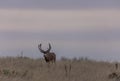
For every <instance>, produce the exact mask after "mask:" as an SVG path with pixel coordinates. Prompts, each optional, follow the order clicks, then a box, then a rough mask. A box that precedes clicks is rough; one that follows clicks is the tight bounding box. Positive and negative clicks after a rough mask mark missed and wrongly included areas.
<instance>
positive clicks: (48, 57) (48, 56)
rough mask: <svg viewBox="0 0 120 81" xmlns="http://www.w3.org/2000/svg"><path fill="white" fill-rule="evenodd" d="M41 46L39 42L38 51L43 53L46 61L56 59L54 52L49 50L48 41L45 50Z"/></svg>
mask: <svg viewBox="0 0 120 81" xmlns="http://www.w3.org/2000/svg"><path fill="white" fill-rule="evenodd" d="M41 46H42V44H39V45H38V48H39V50H40V52H41V53H43V54H44V59H45V61H46V63H49V62H53V63H55V61H56V54H55V53H53V52H50V50H51V45H50V43H49V48H48V49H47V50H46V51H44V50H43V49H42V48H41Z"/></svg>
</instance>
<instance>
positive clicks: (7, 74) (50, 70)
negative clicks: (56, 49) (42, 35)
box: [0, 57, 120, 81]
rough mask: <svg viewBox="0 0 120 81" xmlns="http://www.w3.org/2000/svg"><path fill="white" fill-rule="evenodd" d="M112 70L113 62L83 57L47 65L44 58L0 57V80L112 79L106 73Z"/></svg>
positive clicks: (108, 80) (69, 80) (80, 80)
mask: <svg viewBox="0 0 120 81" xmlns="http://www.w3.org/2000/svg"><path fill="white" fill-rule="evenodd" d="M117 70H118V71H119V70H120V69H119V67H118V69H117ZM114 71H115V67H114V64H113V63H109V62H97V61H93V60H88V59H83V58H82V59H75V58H74V59H72V60H71V59H65V58H64V59H62V60H59V61H57V62H56V64H52V63H51V64H49V67H48V64H47V63H45V61H44V59H30V58H27V57H6V58H0V81H112V79H109V78H108V75H109V74H110V73H111V72H114Z"/></svg>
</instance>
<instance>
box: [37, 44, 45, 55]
mask: <svg viewBox="0 0 120 81" xmlns="http://www.w3.org/2000/svg"><path fill="white" fill-rule="evenodd" d="M41 46H42V44H39V45H38V48H39V50H40V52H42V53H45V51H44V50H42V48H41Z"/></svg>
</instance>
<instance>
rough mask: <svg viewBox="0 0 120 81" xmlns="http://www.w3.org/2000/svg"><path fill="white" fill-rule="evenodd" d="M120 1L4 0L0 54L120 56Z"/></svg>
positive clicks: (1, 4)
mask: <svg viewBox="0 0 120 81" xmlns="http://www.w3.org/2000/svg"><path fill="white" fill-rule="evenodd" d="M119 21H120V1H119V0H58V1H57V0H3V1H2V0H1V1H0V55H1V56H17V55H20V53H21V51H23V53H24V55H25V56H29V57H34V58H36V57H42V54H41V53H40V52H39V50H38V48H37V45H38V44H39V43H42V44H43V48H44V49H46V48H47V45H48V42H50V43H51V44H52V51H54V52H56V53H57V57H58V58H60V57H61V56H65V57H70V58H72V57H82V56H83V57H89V58H93V59H97V60H119V59H120V55H119V54H120V50H119V47H120V37H119V35H120V23H119Z"/></svg>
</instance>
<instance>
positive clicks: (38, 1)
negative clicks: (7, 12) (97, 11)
mask: <svg viewBox="0 0 120 81" xmlns="http://www.w3.org/2000/svg"><path fill="white" fill-rule="evenodd" d="M0 7H1V8H35V9H36V8H40V9H80V8H120V1H119V0H1V1H0Z"/></svg>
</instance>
